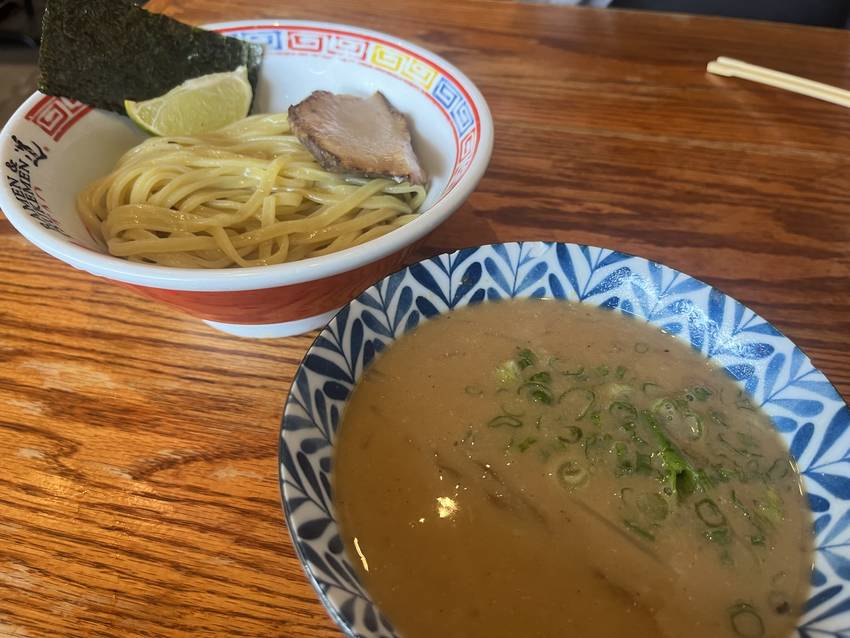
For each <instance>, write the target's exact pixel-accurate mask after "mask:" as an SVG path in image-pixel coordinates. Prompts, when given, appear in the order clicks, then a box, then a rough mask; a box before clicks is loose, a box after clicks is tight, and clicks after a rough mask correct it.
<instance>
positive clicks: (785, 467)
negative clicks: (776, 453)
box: [767, 458, 791, 481]
mask: <svg viewBox="0 0 850 638" xmlns="http://www.w3.org/2000/svg"><path fill="white" fill-rule="evenodd" d="M790 471H791V462H790V460H789V459H787V458H781V459H776V460H775V461H774V462H773V465H771V466H770V469H769V470H768V471H767V476H768V477H769V478H771V479H772V480H774V481H778V480H780V479H783V478H785V477H786V476H788V472H790Z"/></svg>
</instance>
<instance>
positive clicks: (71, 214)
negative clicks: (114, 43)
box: [0, 21, 486, 252]
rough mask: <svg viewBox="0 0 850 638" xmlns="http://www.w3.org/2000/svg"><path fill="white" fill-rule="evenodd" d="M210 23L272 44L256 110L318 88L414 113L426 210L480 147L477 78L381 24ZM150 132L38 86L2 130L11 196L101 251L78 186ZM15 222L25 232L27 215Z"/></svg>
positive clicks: (53, 227)
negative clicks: (81, 209)
mask: <svg viewBox="0 0 850 638" xmlns="http://www.w3.org/2000/svg"><path fill="white" fill-rule="evenodd" d="M210 28H214V29H217V30H219V31H221V32H223V33H227V34H228V35H231V36H234V37H239V38H243V39H247V40H251V41H257V42H261V43H262V44H263V45H264V46H265V49H266V55H265V57H264V61H263V65H262V69H261V73H260V79H259V86H258V89H257V95H256V102H255V105H254V112H257V113H261V112H273V111H283V110H286V109H287V108H288V107H289V106H290V105H292V104H294V103H297V102H299V101H300V100H302V99H303V98H305V97H306V96H307V95H309V94H310V93H311V92H312V91H314V90H317V89H325V90H329V91H333V92H337V93H351V94H355V95H361V96H368V95H370V94H372V93H373V92H374V91H381V92H383V93H384V94H385V95H386V96H387V98H388V99H389V100H390V102H391V103H392V104H393V105H394V106H395V107H396V108H397V109H399V110H400V111H401V112H402V113H404V114H405V115H406V116H407V118H408V121H409V122H410V125H411V128H412V132H413V137H414V146H415V149H416V151H417V154H418V155H419V157H420V160H421V162H422V164H423V167H424V168H425V170H426V171H427V172H428V175H429V177H430V184H429V194H428V198H427V199H426V201H425V203H424V205H423V208H422V210H423V211H426V210H428V209H429V208H431V207H432V206H433V205H434V204H435V203H436V202H438V201H439V200H440V199H442V198H444V197H446V196H447V195H448V194H449V193H450V192H451V191H452V190H453V189H454V188H455V187H456V186H457V184H458V182H459V181H460V179H461V178H462V177H463V176H464V175H465V173H466V172H467V170H468V169H469V166H470V164H471V163H472V160H473V159H474V157H475V156H476V153H477V152H478V148H479V141H480V139H481V133H482V131H481V128H482V123H481V120H480V118H479V111H478V107H476V105H475V102H474V101H473V99H472V97H471V96H470V93H469V92H468V91H475V90H474V87H471V86H468V80H466V79H465V78H464V77H463V76H462V74H460V72H459V71H457V70H456V69H454V68H453V67H451V65H449V64H448V63H446V62H445V61H443V60H441V59H440V58H438V57H437V56H435V55H433V54H431V53H429V52H427V51H425V50H423V49H419V48H417V47H415V46H414V45H411V44H409V43H406V42H403V41H400V40H397V39H395V38H392V37H391V36H386V35H383V34H380V33H375V32H371V31H366V30H361V29H355V28H352V27H343V26H339V25H327V24H323V23H312V22H297V21H293V22H285V23H284V22H275V21H250V22H238V23H222V24H218V25H211V27H210ZM475 93H476V94H477V91H475ZM479 98H480V96H479ZM483 108H486V107H483ZM143 139H145V136H144V134H143V133H141V132H139V131H138V130H137V129H136V128H135V126H134V125H133V124H132V123H131V122H129V120H128V119H127V118H124V117H121V116H118V115H116V114H113V113H108V112H105V111H99V110H93V109H90V108H89V107H86V106H84V105H82V104H80V103H78V102H75V101H73V100H68V99H65V98H54V97H47V96H43V95H41V94H38V93H37V94H35V95H34V96H33V97H32V98H30V100H28V101H27V102H26V103H25V104H24V105H23V106H22V107H21V109H19V111H18V113H17V114H16V116H15V117H13V118H12V120H10V122H9V124H8V125H7V127H6V128H5V129H4V135H3V139H0V154H2V156H3V157H4V159H7V158H8V160H9V161H10V162H12V163H13V164H14V170H13V167H12V164H8V163H7V164H6V167H5V170H6V171H7V176H8V180H7V182H9V183H11V187H10V188H9V193H7V195H8V199H9V201H14V200H17V203H19V204H20V205H21V206H22V207H23V208H24V211H25V213H27V214H29V216H30V217H32V218H34V219H35V221H36V222H38V223H39V224H40V225H41V226H42V227H43V228H45V229H47V230H48V231H49V232H50V233H51V234H54V235H56V236H57V238H58V237H64V238H65V239H66V240H69V241H71V242H72V243H74V244H77V245H78V246H83V247H85V248H88V249H91V250H95V251H98V252H104V249H103V248H102V247H101V246H99V245H98V243H97V242H95V241H94V239H93V238H92V237H91V236H90V235H89V233H88V232H87V231H86V229H85V228H84V226H83V224H82V222H81V221H80V219H79V217H78V216H77V213H76V208H75V203H74V200H75V197H76V193H77V192H79V191H80V190H81V188H82V187H83V186H84V185H85V184H87V183H89V182H90V181H92V180H93V179H96V178H98V177H101V176H103V175H105V174H107V173H108V172H109V170H110V169H111V168H112V166H114V164H115V162H116V161H117V159H118V158H119V157H120V156H121V155H122V154H123V153H124V152H125V151H126V150H128V149H129V148H131V147H132V146H134V145H135V144H138V143H139V142H141V141H142V140H143ZM22 145H23V146H25V147H26V148H22ZM27 149H29V150H30V151H32V153H29V152H28V151H27ZM40 155H43V156H44V157H42V158H41V160H40V161H38V162H34V161H33V160H37V159H39V156H40ZM19 164H23V165H24V170H25V178H24V179H21V175H22V173H21V171H20V169H19V167H18V165H19ZM12 217H14V214H13V215H12ZM13 222H17V220H16V219H13ZM22 223H23V224H24V225H25V224H26V223H28V220H26V219H25V218H24V219H23V220H22ZM16 226H18V227H19V229H20V230H22V232H24V234H27V232H26V228H21V224H20V223H16ZM37 243H38V242H37Z"/></svg>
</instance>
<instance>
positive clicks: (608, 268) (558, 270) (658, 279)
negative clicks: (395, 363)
mask: <svg viewBox="0 0 850 638" xmlns="http://www.w3.org/2000/svg"><path fill="white" fill-rule="evenodd" d="M516 297H552V298H556V299H568V300H572V301H581V302H582V303H589V304H593V305H596V306H602V307H605V308H608V309H610V310H612V311H613V310H616V311H618V312H622V313H624V314H627V315H630V316H634V317H636V318H639V319H641V320H644V321H647V322H648V323H651V324H653V325H656V326H658V327H660V328H663V329H665V330H666V331H667V332H669V333H670V334H673V335H676V336H677V338H679V339H682V340H683V341H685V342H687V343H688V344H689V345H690V346H691V347H692V348H693V349H695V350H698V351H700V352H702V353H703V354H705V355H706V356H708V357H710V358H711V359H713V360H714V361H715V362H716V363H717V364H718V365H720V366H722V367H723V368H725V369H726V371H727V372H728V374H729V375H730V376H732V377H733V378H735V379H737V380H738V382H739V383H740V384H741V386H742V388H744V389H746V390H747V391H748V392H749V393H750V395H751V397H752V400H753V401H754V402H755V403H757V404H758V405H760V406H761V407H762V408H763V409H764V410H765V411H766V412H767V413H768V414H769V415H770V416H771V417H772V419H773V421H774V424H775V425H776V428H777V430H778V431H779V433H780V434H781V436H782V437H783V438H784V439H785V440H786V442H787V443H788V445H789V449H790V450H791V453H792V455H793V456H794V458H795V459H796V461H797V464H798V466H799V468H800V472H801V473H802V475H803V478H804V482H805V489H806V491H807V497H808V502H809V505H810V507H811V509H812V512H813V513H814V514H815V518H814V522H813V533H814V536H815V546H816V564H815V567H814V569H813V571H812V580H811V582H812V592H811V597H810V599H809V601H808V602H807V604H806V611H805V614H804V615H803V617H802V618H801V621H800V626H799V627H798V628H797V631H796V635H797V636H800V637H801V638H807V637H812V638H814V637H815V636H817V637H818V638H823V637H830V636H832V637H838V636H850V595H848V591H850V590H848V587H847V585H848V584H850V411H848V408H847V406H846V405H845V404H844V402H843V400H842V399H841V397H840V396H839V395H838V393H837V392H836V390H835V388H834V387H833V386H832V385H831V384H830V383H829V381H827V379H826V378H825V377H824V376H823V374H821V373H820V372H819V371H818V370H816V369H815V368H814V367H813V366H812V364H811V362H810V361H809V359H808V357H806V355H805V354H803V352H802V351H801V350H800V349H799V348H797V347H796V346H795V345H794V344H793V343H791V342H790V341H789V340H788V339H787V338H786V337H784V336H783V335H782V334H781V333H780V332H779V331H778V330H776V328H774V327H773V326H771V325H770V324H769V323H767V322H766V321H765V320H764V319H762V318H761V317H759V316H758V315H756V314H755V313H754V312H752V311H751V310H749V309H748V308H746V307H745V306H743V305H742V304H740V303H738V302H737V301H735V300H734V299H732V298H730V297H728V296H726V295H724V294H723V293H721V292H720V291H718V290H716V289H714V288H712V287H710V286H709V285H708V284H706V283H704V282H702V281H699V280H697V279H694V278H692V277H689V276H688V275H686V274H684V273H681V272H678V271H675V270H673V269H671V268H667V267H666V266H663V265H661V264H658V263H655V262H651V261H648V260H645V259H642V258H640V257H634V256H631V255H627V254H624V253H619V252H616V251H611V250H607V249H603V248H596V247H592V246H581V245H575V244H559V243H546V242H526V243H510V244H495V245H491V246H482V247H478V248H469V249H464V250H460V251H457V252H454V253H450V254H445V255H439V256H437V257H433V258H431V259H428V260H425V261H423V262H420V263H418V264H414V265H412V266H410V267H408V268H406V269H404V270H402V271H400V272H397V273H395V274H393V275H390V276H389V277H387V278H385V279H383V280H382V281H380V282H379V283H377V284H375V285H374V286H372V287H371V288H369V289H368V290H366V291H365V292H363V293H362V294H361V295H360V296H359V297H358V298H357V299H355V300H354V301H352V302H351V303H350V304H349V305H348V306H346V307H345V308H343V310H341V311H340V312H339V313H338V314H337V316H336V317H335V318H334V319H333V320H332V321H331V322H330V323H329V324H328V326H327V327H326V328H325V329H324V330H323V331H322V333H321V334H320V335H319V337H318V338H317V339H316V341H315V342H314V343H313V346H312V347H311V348H310V350H309V352H308V354H307V356H306V357H305V359H304V362H303V365H302V366H301V367H300V368H299V370H298V373H297V375H296V377H295V380H294V382H293V384H292V389H291V390H290V394H289V398H288V400H287V404H286V409H285V412H284V419H283V425H282V432H281V447H280V473H281V489H282V492H283V500H284V509H285V512H286V518H287V523H288V525H289V529H290V530H291V531H292V532H293V540H294V544H295V548H296V550H297V552H298V554H299V556H300V558H301V561H302V563H303V565H304V568H305V571H306V573H307V576H308V578H309V579H310V580H311V582H312V583H313V585H314V587H315V588H316V590H317V591H318V592H319V595H320V597H321V599H322V601H323V603H324V604H325V606H326V607H327V609H328V611H329V613H330V614H331V616H332V617H333V619H334V620H335V621H336V622H337V623H338V624H339V625H340V627H341V628H342V629H343V630H344V631H345V632H346V634H347V635H349V636H353V637H358V638H378V637H380V638H397V634H396V633H395V631H394V629H393V627H392V624H391V623H390V622H389V620H387V619H386V618H385V617H384V616H383V615H382V614H381V613H380V610H378V609H377V607H376V606H375V605H374V604H373V603H372V601H371V600H370V598H369V596H368V594H367V593H366V592H365V591H364V590H363V588H362V585H361V584H360V583H359V581H358V579H357V576H356V573H355V571H354V569H353V567H352V565H351V563H350V562H349V558H348V557H347V556H345V555H344V552H343V551H342V542H341V540H340V537H339V530H338V527H337V524H336V521H335V517H334V511H333V501H332V494H331V471H332V460H331V455H332V450H333V444H334V440H335V438H336V432H337V427H338V424H339V419H340V415H341V414H342V411H343V409H344V408H345V402H346V400H347V399H348V397H349V396H350V393H351V390H352V389H353V387H354V384H355V383H356V381H357V379H358V378H359V377H360V375H362V374H363V370H364V369H365V368H366V367H367V366H369V365H370V363H371V362H372V361H373V360H374V358H375V357H376V356H377V355H378V354H379V353H380V352H381V350H383V349H384V348H385V347H386V346H387V345H389V344H390V343H391V342H392V341H393V340H395V339H397V338H398V337H400V336H401V335H403V334H404V333H405V332H407V331H409V330H412V329H413V328H415V327H416V326H418V325H419V324H420V323H421V322H422V321H426V320H428V319H429V318H431V317H434V316H436V315H438V314H442V313H445V312H448V311H450V310H452V309H454V308H459V307H463V306H467V305H470V304H475V303H480V302H482V301H484V300H499V299H508V298H516Z"/></svg>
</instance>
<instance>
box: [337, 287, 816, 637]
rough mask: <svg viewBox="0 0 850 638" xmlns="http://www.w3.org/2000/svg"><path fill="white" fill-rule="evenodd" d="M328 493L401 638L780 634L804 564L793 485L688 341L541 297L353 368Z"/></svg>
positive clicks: (754, 415)
mask: <svg viewBox="0 0 850 638" xmlns="http://www.w3.org/2000/svg"><path fill="white" fill-rule="evenodd" d="M334 482H335V490H334V495H335V496H334V498H335V505H336V511H337V516H338V519H339V522H340V525H341V529H342V533H343V538H344V541H345V543H346V549H347V552H348V555H349V557H350V558H351V560H352V562H353V563H354V564H355V567H356V568H357V570H358V574H359V577H360V579H361V581H362V582H363V584H364V586H365V587H366V589H367V590H368V591H369V592H370V594H371V596H372V597H373V599H374V600H375V602H376V603H377V604H378V606H379V607H380V608H381V610H382V611H383V612H384V613H385V615H386V616H387V617H388V618H389V619H390V620H391V621H392V623H393V624H394V626H395V627H396V630H397V632H398V633H399V635H401V636H403V637H404V638H478V637H481V638H484V637H486V638H502V637H504V638H565V637H568V636H570V637H576V638H587V637H596V636H600V637H613V636H628V637H629V638H644V637H645V638H658V637H669V638H683V637H688V638H726V637H729V638H741V637H744V638H760V637H762V636H764V637H771V638H787V637H788V636H790V635H791V633H792V631H793V629H794V627H795V622H796V620H797V619H798V617H799V614H800V613H801V610H802V605H803V602H804V601H805V599H806V594H807V592H808V583H809V577H810V573H811V564H812V561H813V550H812V539H811V531H810V529H811V520H810V514H809V511H808V506H807V504H806V502H805V500H804V497H803V494H802V489H801V481H800V476H799V473H798V471H797V469H796V466H795V464H794V462H793V460H792V459H791V458H790V456H789V453H788V450H787V449H786V447H785V445H784V443H783V442H782V441H781V439H780V438H779V436H778V435H777V434H776V432H775V431H774V429H773V426H772V424H771V422H770V420H769V418H768V417H767V416H766V415H765V414H764V413H762V412H761V410H760V409H759V408H757V407H756V406H755V405H754V404H753V403H752V402H751V401H750V399H749V397H748V396H747V395H746V394H745V393H743V392H742V391H741V390H740V389H739V387H738V386H737V384H736V383H735V382H734V381H733V380H731V379H730V378H728V376H727V375H726V374H725V372H724V371H723V370H722V369H720V368H719V367H717V366H716V365H714V364H712V363H711V362H709V360H708V359H706V358H705V357H704V356H702V355H701V354H699V353H696V352H694V351H692V350H691V349H690V348H689V347H688V346H687V345H686V344H683V343H681V342H680V341H678V340H676V339H675V338H673V337H671V336H669V335H666V334H664V333H663V332H661V331H660V330H658V329H656V328H654V327H652V326H649V325H647V324H646V323H644V322H643V321H641V320H636V319H630V318H627V317H624V316H622V315H620V314H619V313H614V312H608V311H605V310H601V309H598V308H595V307H591V306H588V305H585V304H578V303H568V302H558V301H531V300H525V301H509V302H498V303H489V304H481V305H478V306H475V307H470V308H465V309H462V310H459V311H456V312H453V313H450V314H447V315H443V316H440V317H438V318H436V319H433V320H431V321H428V322H427V323H424V324H422V325H421V326H420V327H418V328H416V329H415V330H414V331H412V332H411V333H409V334H407V335H405V336H404V337H402V338H401V339H399V340H398V341H397V342H396V343H395V344H393V346H392V347H390V348H388V349H387V351H386V352H385V353H384V354H383V355H382V356H381V357H380V358H379V359H378V360H377V361H375V362H374V363H373V364H372V365H371V367H370V368H369V369H368V370H367V371H366V372H365V374H364V375H363V377H362V379H361V380H360V382H359V383H358V385H357V387H356V388H355V390H354V392H353V394H352V396H351V399H350V402H349V405H348V406H347V408H346V411H345V413H344V415H343V420H342V424H341V426H340V430H339V439H338V441H337V447H336V456H335V469H334Z"/></svg>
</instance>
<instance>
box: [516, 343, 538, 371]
mask: <svg viewBox="0 0 850 638" xmlns="http://www.w3.org/2000/svg"><path fill="white" fill-rule="evenodd" d="M536 362H537V357H535V356H534V353H533V352H532V351H531V350H529V349H528V348H523V349H522V350H520V351H519V352H518V353H517V360H516V363H517V365H518V366H519V369H520V370H525V369H526V368H528V367H529V366H533V365H534V364H535V363H536Z"/></svg>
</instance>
